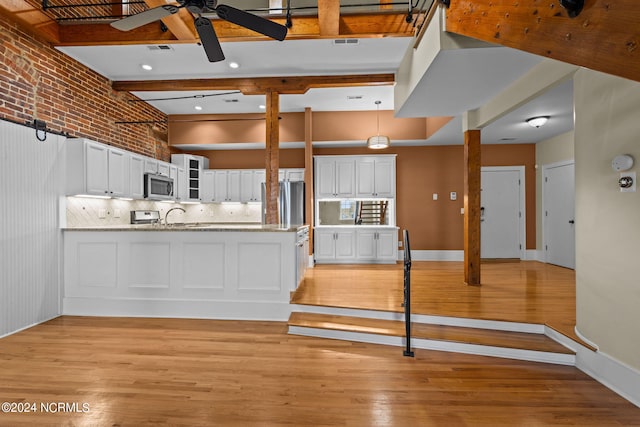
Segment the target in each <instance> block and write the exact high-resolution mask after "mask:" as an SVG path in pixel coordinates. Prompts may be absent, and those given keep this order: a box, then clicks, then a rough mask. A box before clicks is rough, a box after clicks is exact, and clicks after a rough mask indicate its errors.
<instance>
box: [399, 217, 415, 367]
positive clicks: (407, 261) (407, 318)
mask: <svg viewBox="0 0 640 427" xmlns="http://www.w3.org/2000/svg"><path fill="white" fill-rule="evenodd" d="M402 234H403V239H404V304H403V305H404V328H405V334H406V344H407V346H406V348H405V350H404V352H403V353H402V354H403V355H405V356H407V357H413V356H414V354H413V351H411V248H410V245H409V232H408V231H407V230H403V232H402Z"/></svg>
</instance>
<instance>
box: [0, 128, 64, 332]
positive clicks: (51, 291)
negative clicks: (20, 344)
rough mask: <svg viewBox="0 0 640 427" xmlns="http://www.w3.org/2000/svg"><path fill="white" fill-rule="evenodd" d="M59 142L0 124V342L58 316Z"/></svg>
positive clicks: (60, 176)
mask: <svg viewBox="0 0 640 427" xmlns="http://www.w3.org/2000/svg"><path fill="white" fill-rule="evenodd" d="M40 136H41V137H42V134H41V135H40ZM63 141H64V138H63V137H59V136H57V135H52V134H47V135H46V140H45V141H39V140H38V139H36V132H35V130H34V129H31V128H27V127H25V126H20V125H17V124H13V123H8V122H4V121H1V122H0V196H1V197H2V202H0V337H2V336H5V335H8V334H11V333H14V332H17V331H19V330H21V329H25V328H27V327H29V326H32V325H34V324H37V323H41V322H43V321H46V320H48V319H51V318H53V317H56V316H58V315H59V314H60V292H59V283H60V268H59V266H60V259H59V253H60V252H59V250H60V244H61V233H60V230H59V228H58V225H59V223H58V201H59V198H60V197H61V196H62V194H63V191H62V190H63V189H62V183H63V179H62V173H61V171H62V164H61V162H60V160H62V158H63V157H64V156H63V152H62V149H63ZM62 163H63V162H62Z"/></svg>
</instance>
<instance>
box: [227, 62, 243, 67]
mask: <svg viewBox="0 0 640 427" xmlns="http://www.w3.org/2000/svg"><path fill="white" fill-rule="evenodd" d="M238 67H240V64H238V63H237V62H229V68H238Z"/></svg>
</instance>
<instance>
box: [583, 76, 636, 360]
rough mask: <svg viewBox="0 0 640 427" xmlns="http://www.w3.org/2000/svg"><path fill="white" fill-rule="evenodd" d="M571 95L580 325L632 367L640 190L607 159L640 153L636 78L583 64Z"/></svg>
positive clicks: (607, 352)
mask: <svg viewBox="0 0 640 427" xmlns="http://www.w3.org/2000/svg"><path fill="white" fill-rule="evenodd" d="M574 100H575V117H576V119H575V120H576V125H575V154H576V156H575V160H576V291H577V302H576V310H577V313H576V314H577V328H578V330H579V332H580V333H581V334H582V335H583V336H585V337H586V338H587V339H589V340H591V341H592V342H593V343H595V344H596V345H598V347H599V349H600V352H601V353H603V354H605V355H608V356H610V357H611V358H613V359H615V360H617V361H619V362H622V363H623V364H625V365H627V366H629V367H631V368H633V369H635V370H636V371H637V370H640V339H638V337H640V250H639V247H640V193H637V192H636V193H621V192H620V191H619V189H618V185H617V181H618V176H619V175H618V173H616V172H614V171H613V170H612V169H611V159H612V158H613V157H615V156H616V155H618V154H623V153H628V154H631V155H633V156H634V157H635V159H636V162H639V161H640V141H639V138H640V114H639V113H640V83H637V82H633V81H630V80H626V79H622V78H618V77H613V76H610V75H606V74H602V73H597V72H593V71H589V70H586V69H581V70H579V71H578V72H577V73H576V75H575V77H574ZM632 170H634V171H640V167H638V163H636V166H634V168H633V169H632Z"/></svg>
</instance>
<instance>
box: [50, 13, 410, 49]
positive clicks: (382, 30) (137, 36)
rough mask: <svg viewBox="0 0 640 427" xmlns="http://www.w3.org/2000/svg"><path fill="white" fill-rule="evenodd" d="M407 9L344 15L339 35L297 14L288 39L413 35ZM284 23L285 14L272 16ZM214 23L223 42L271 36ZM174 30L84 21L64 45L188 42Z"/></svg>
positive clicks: (66, 32)
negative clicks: (122, 28)
mask: <svg viewBox="0 0 640 427" xmlns="http://www.w3.org/2000/svg"><path fill="white" fill-rule="evenodd" d="M405 17H406V13H396V12H394V13H384V14H358V15H343V16H342V17H341V18H340V22H339V30H338V33H339V34H338V35H334V36H331V35H326V36H322V35H321V34H320V22H319V19H318V17H316V16H301V17H294V18H293V27H291V28H290V29H289V31H288V33H287V40H299V39H317V38H348V37H351V38H370V37H411V36H413V34H414V29H413V27H412V26H411V24H407V22H406V21H405ZM271 20H272V21H274V22H278V23H280V24H283V25H284V23H285V19H284V18H274V19H271ZM211 22H212V23H213V27H214V29H215V31H216V34H217V35H218V39H219V40H220V41H221V42H232V41H257V40H271V39H269V38H268V37H266V36H263V35H261V34H258V33H255V32H253V31H251V30H248V29H246V28H244V27H240V26H238V25H235V24H232V23H230V22H227V21H224V20H221V19H213V20H212V21H211ZM187 41H188V40H180V39H179V37H177V36H175V35H173V34H172V33H171V32H169V31H166V32H163V31H162V30H161V29H160V25H159V24H158V23H151V24H148V25H145V26H143V27H140V28H137V29H135V30H131V31H126V32H124V31H118V30H116V29H115V28H112V27H111V26H110V25H107V24H80V25H64V26H60V40H59V42H58V43H57V44H58V45H60V46H93V45H132V44H162V43H166V44H170V43H184V42H187Z"/></svg>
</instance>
